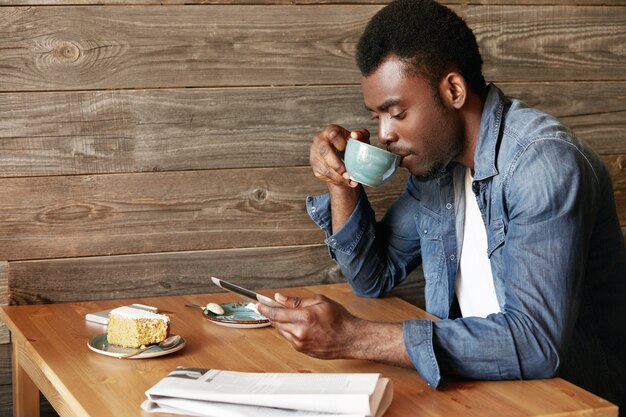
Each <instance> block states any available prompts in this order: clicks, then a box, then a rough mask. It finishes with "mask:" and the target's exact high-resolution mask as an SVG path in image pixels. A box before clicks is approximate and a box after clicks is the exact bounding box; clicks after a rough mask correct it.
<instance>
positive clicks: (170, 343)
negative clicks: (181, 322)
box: [119, 335, 180, 359]
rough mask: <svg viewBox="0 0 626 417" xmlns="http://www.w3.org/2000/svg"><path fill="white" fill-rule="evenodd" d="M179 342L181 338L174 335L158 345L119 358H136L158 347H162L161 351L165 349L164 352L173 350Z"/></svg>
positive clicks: (145, 347)
mask: <svg viewBox="0 0 626 417" xmlns="http://www.w3.org/2000/svg"><path fill="white" fill-rule="evenodd" d="M178 342H180V336H178V335H172V336H170V337H168V338H166V339H165V340H162V341H160V342H159V343H157V344H156V345H148V346H144V347H142V348H141V349H137V350H136V351H134V352H130V353H127V354H125V355H122V356H120V357H119V358H120V359H126V358H130V357H132V356H135V355H139V354H140V353H141V352H145V351H146V350H148V349H150V348H151V347H154V346H158V347H160V348H161V349H164V350H167V349H171V348H173V347H174V346H176V345H177V344H178Z"/></svg>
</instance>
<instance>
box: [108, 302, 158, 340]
mask: <svg viewBox="0 0 626 417" xmlns="http://www.w3.org/2000/svg"><path fill="white" fill-rule="evenodd" d="M169 328H170V318H169V317H168V316H166V315H164V314H157V313H152V312H150V311H145V310H140V309H138V308H132V307H127V306H126V307H119V308H116V309H113V310H111V312H110V313H109V326H108V327H107V341H108V342H109V343H110V344H112V345H119V346H123V347H127V348H138V347H141V346H145V345H150V344H153V343H159V342H160V341H162V340H164V339H165V338H166V337H167V335H168V333H169Z"/></svg>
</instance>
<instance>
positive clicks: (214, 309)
mask: <svg viewBox="0 0 626 417" xmlns="http://www.w3.org/2000/svg"><path fill="white" fill-rule="evenodd" d="M185 307H192V308H199V309H200V310H202V312H203V313H205V312H207V311H210V312H211V313H213V314H215V315H217V316H221V315H222V314H224V309H223V308H222V306H221V305H219V304H217V303H209V304H207V305H206V307H202V306H199V305H198V304H185Z"/></svg>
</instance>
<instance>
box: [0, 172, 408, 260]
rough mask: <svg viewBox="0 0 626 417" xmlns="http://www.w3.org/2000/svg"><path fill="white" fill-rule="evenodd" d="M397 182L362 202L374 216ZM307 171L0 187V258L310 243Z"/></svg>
mask: <svg viewBox="0 0 626 417" xmlns="http://www.w3.org/2000/svg"><path fill="white" fill-rule="evenodd" d="M405 179H406V174H405V173H401V174H400V175H396V176H395V177H394V179H392V181H391V182H390V183H389V184H388V185H386V186H385V187H381V188H379V189H376V190H374V191H372V192H371V193H370V197H371V199H372V203H373V206H374V207H375V208H376V209H377V210H378V212H379V213H381V212H382V210H384V209H385V208H386V207H388V206H389V204H391V202H392V201H393V200H394V199H395V197H396V196H397V195H398V194H399V193H400V192H401V190H402V189H403V187H404V181H405ZM325 189H326V186H325V185H324V184H323V183H322V182H321V181H319V180H318V179H316V178H315V177H314V176H313V174H312V173H311V169H310V167H296V168H285V169H280V170H277V169H250V170H246V169H239V170H216V171H181V172H166V173H145V174H119V175H97V176H67V177H33V178H6V179H4V180H3V181H2V187H0V259H4V260H23V259H49V258H60V257H78V256H94V255H113V254H132V253H148V252H167V251H188V250H207V249H221V248H236V247H258V246H285V245H296V244H300V245H303V244H316V243H321V242H322V241H323V238H324V236H323V232H322V231H321V230H320V229H319V228H318V227H317V226H316V225H315V224H314V223H313V222H312V221H311V219H310V218H309V216H308V215H307V213H306V209H305V197H306V196H307V195H314V194H321V193H322V192H323V191H325Z"/></svg>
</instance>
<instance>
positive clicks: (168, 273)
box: [11, 245, 343, 305]
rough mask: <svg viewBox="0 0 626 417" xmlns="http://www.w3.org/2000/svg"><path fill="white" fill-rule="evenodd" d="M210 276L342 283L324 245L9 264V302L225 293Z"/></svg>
mask: <svg viewBox="0 0 626 417" xmlns="http://www.w3.org/2000/svg"><path fill="white" fill-rule="evenodd" d="M211 276H217V277H220V278H224V279H228V280H232V281H234V282H237V283H239V284H241V285H243V286H245V287H248V288H254V289H263V288H270V287H277V286H280V287H294V286H301V285H313V284H323V283H336V282H342V281H343V276H342V275H341V272H340V271H339V269H338V267H337V266H336V265H335V264H334V263H333V262H332V261H331V260H330V257H329V255H328V249H327V247H326V245H310V246H308V245H298V246H284V247H271V248H245V249H222V250H214V251H202V252H176V253H158V254H142V255H124V256H105V257H89V258H78V259H76V258H73V259H52V260H43V261H34V262H12V263H11V288H12V291H11V304H13V305H15V304H41V303H58V302H68V301H77V300H84V301H87V300H106V299H116V298H128V297H142V296H146V295H148V294H149V295H150V296H160V295H183V294H198V293H212V292H222V291H223V290H222V289H221V288H219V287H217V286H215V285H213V284H212V283H211V281H210V277H211Z"/></svg>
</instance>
